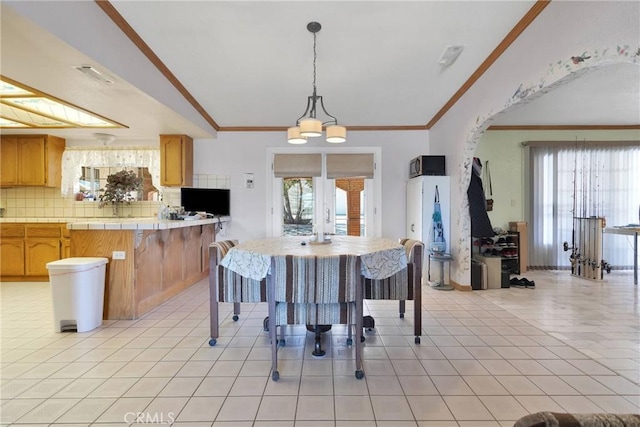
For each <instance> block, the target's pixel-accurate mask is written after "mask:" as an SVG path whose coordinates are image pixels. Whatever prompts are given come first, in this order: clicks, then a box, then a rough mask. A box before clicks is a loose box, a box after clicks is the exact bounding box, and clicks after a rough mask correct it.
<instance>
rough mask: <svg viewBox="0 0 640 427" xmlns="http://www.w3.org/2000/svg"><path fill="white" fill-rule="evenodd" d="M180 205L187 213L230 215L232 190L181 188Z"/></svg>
mask: <svg viewBox="0 0 640 427" xmlns="http://www.w3.org/2000/svg"><path fill="white" fill-rule="evenodd" d="M180 205H181V206H182V207H183V208H184V210H185V211H187V212H206V213H208V214H211V215H214V216H228V215H230V190H225V189H220V188H181V189H180Z"/></svg>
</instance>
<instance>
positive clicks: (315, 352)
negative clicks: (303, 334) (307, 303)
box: [311, 323, 326, 357]
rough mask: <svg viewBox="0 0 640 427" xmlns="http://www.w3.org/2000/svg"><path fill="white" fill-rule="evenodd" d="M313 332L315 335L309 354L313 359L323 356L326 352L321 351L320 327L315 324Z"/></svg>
mask: <svg viewBox="0 0 640 427" xmlns="http://www.w3.org/2000/svg"><path fill="white" fill-rule="evenodd" d="M313 330H314V333H315V344H314V348H313V352H312V353H311V354H312V355H313V356H315V357H321V356H324V355H325V354H326V352H325V351H324V350H323V349H322V327H321V326H320V325H318V324H317V323H316V324H315V327H314V328H313Z"/></svg>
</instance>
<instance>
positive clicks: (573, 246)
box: [563, 137, 578, 274]
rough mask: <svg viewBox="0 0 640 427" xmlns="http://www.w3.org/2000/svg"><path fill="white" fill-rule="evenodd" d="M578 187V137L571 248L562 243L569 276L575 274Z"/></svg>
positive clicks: (575, 156) (574, 166)
mask: <svg viewBox="0 0 640 427" xmlns="http://www.w3.org/2000/svg"><path fill="white" fill-rule="evenodd" d="M577 185H578V137H576V146H575V149H574V151H573V210H572V211H571V216H572V217H573V218H572V221H571V248H569V244H568V243H567V242H564V243H563V249H564V251H565V252H567V251H568V250H569V249H571V254H570V255H569V262H570V263H571V274H575V272H576V263H577V258H576V209H577V205H578V201H577V200H576V191H577Z"/></svg>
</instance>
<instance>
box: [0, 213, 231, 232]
mask: <svg viewBox="0 0 640 427" xmlns="http://www.w3.org/2000/svg"><path fill="white" fill-rule="evenodd" d="M229 221H231V217H229V216H223V217H220V218H207V219H195V220H177V221H171V220H160V219H157V218H155V217H148V218H0V223H12V222H21V223H22V222H54V223H63V222H66V223H67V228H68V229H69V230H166V229H170V228H181V227H192V226H194V225H205V224H217V223H219V222H229Z"/></svg>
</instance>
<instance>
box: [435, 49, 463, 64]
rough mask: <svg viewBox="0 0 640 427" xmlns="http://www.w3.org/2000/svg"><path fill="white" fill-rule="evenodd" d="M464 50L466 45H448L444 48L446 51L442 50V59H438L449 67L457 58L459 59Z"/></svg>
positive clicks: (439, 62)
mask: <svg viewBox="0 0 640 427" xmlns="http://www.w3.org/2000/svg"><path fill="white" fill-rule="evenodd" d="M463 50H464V45H461V44H454V45H448V46H446V47H445V48H444V51H443V52H442V55H440V59H438V64H440V65H442V66H443V67H448V66H449V65H451V64H453V62H454V61H455V60H456V59H458V56H460V54H461V53H462V51H463Z"/></svg>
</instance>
